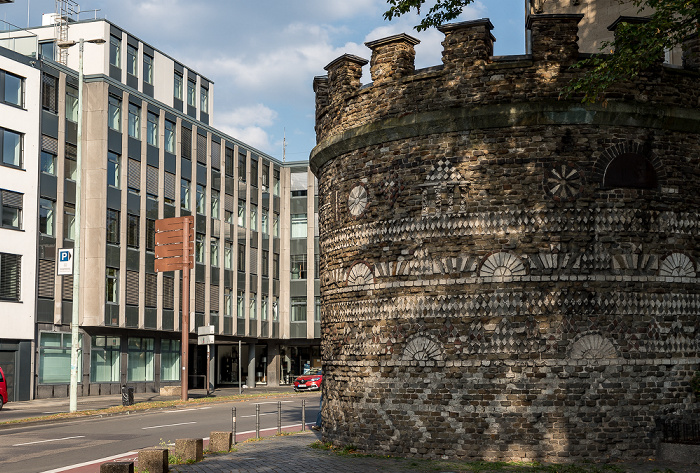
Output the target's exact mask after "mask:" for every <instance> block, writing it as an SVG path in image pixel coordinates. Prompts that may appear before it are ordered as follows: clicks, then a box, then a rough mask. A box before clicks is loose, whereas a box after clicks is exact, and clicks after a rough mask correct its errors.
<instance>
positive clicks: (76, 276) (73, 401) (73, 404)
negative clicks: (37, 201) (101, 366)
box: [69, 38, 84, 412]
mask: <svg viewBox="0 0 700 473" xmlns="http://www.w3.org/2000/svg"><path fill="white" fill-rule="evenodd" d="M83 45H84V41H83V38H80V43H79V56H78V61H79V62H78V137H77V141H78V143H77V145H78V146H77V150H76V156H75V168H76V174H77V175H76V177H75V240H74V241H73V310H72V312H71V321H70V331H71V353H70V390H69V398H70V412H76V411H77V410H78V353H79V352H80V344H79V342H80V336H79V333H78V324H79V323H80V317H79V314H80V312H79V308H80V214H81V211H80V207H81V206H80V201H81V200H82V199H81V198H80V197H81V190H80V187H81V181H82V177H83V176H82V174H83V169H82V155H83Z"/></svg>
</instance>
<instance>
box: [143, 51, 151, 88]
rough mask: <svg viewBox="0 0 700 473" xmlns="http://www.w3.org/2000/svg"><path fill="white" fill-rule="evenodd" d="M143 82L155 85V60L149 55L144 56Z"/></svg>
mask: <svg viewBox="0 0 700 473" xmlns="http://www.w3.org/2000/svg"><path fill="white" fill-rule="evenodd" d="M143 81H144V82H145V83H146V84H151V85H153V58H152V57H151V56H149V55H148V54H144V55H143Z"/></svg>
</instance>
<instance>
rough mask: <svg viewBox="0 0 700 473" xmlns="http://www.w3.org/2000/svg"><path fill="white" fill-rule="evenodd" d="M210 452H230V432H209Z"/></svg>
mask: <svg viewBox="0 0 700 473" xmlns="http://www.w3.org/2000/svg"><path fill="white" fill-rule="evenodd" d="M209 451H210V452H230V451H231V432H212V433H211V434H209Z"/></svg>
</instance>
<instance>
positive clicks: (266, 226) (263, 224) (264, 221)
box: [260, 209, 270, 235]
mask: <svg viewBox="0 0 700 473" xmlns="http://www.w3.org/2000/svg"><path fill="white" fill-rule="evenodd" d="M269 215H270V211H269V210H267V209H263V210H262V213H261V214H260V230H261V231H262V232H263V233H264V234H265V235H269V234H270V223H269V220H270V218H269Z"/></svg>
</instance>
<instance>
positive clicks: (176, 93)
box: [173, 72, 182, 100]
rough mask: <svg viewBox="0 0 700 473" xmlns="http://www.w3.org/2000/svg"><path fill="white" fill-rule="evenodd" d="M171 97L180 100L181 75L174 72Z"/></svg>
mask: <svg viewBox="0 0 700 473" xmlns="http://www.w3.org/2000/svg"><path fill="white" fill-rule="evenodd" d="M173 97H175V98H176V99H178V100H182V74H180V73H179V72H175V76H174V80H173Z"/></svg>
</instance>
